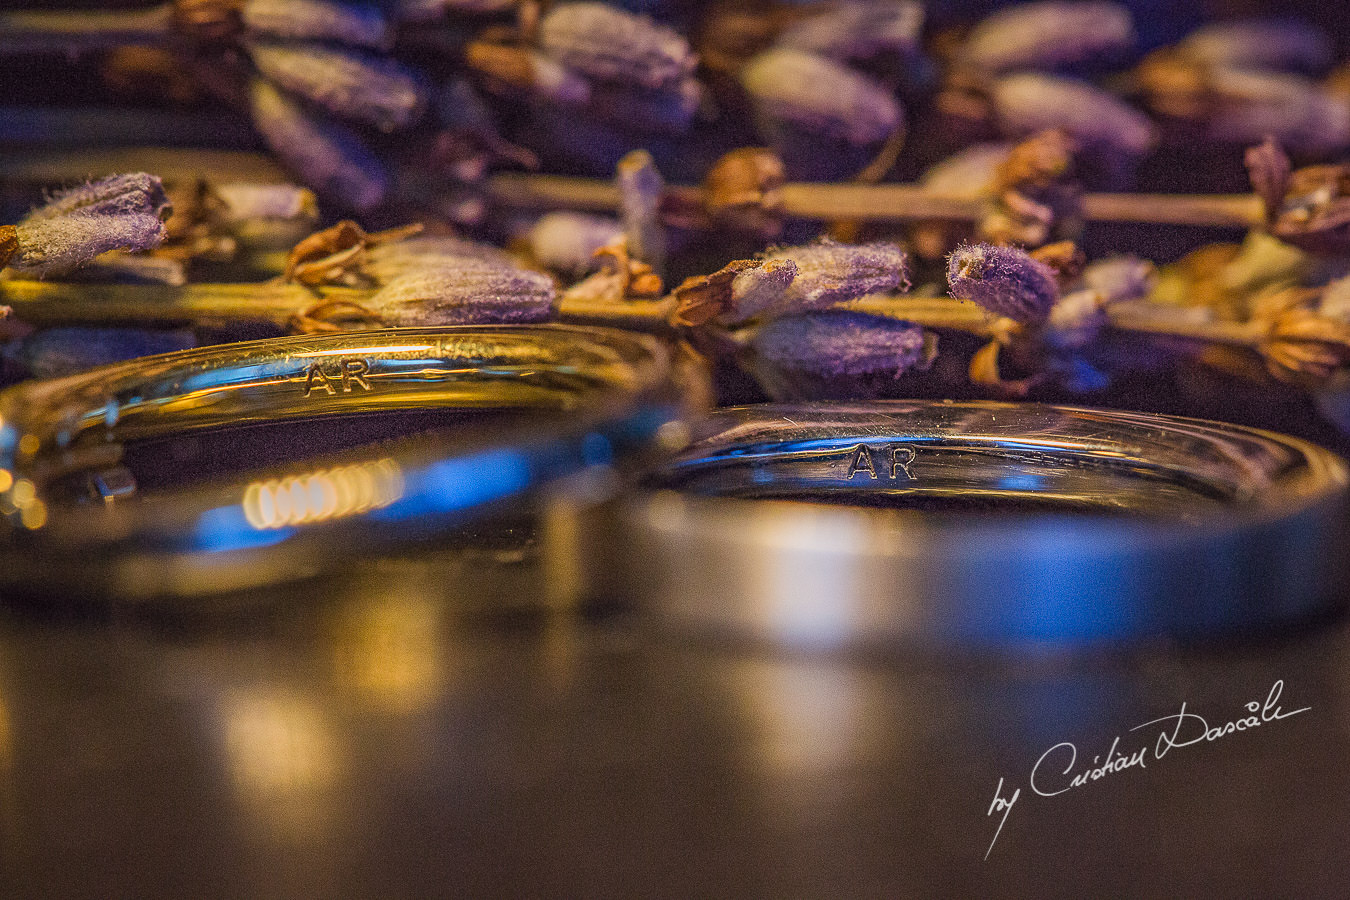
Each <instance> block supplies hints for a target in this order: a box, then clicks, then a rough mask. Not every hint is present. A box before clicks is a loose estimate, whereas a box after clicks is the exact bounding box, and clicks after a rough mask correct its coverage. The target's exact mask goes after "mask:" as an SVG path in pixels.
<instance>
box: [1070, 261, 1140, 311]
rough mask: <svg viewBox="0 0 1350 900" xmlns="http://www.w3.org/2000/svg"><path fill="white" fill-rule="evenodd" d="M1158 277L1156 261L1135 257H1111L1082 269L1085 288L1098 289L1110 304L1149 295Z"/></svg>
mask: <svg viewBox="0 0 1350 900" xmlns="http://www.w3.org/2000/svg"><path fill="white" fill-rule="evenodd" d="M1157 280H1158V270H1157V269H1156V268H1155V267H1154V265H1153V263H1151V262H1149V261H1148V260H1146V259H1139V258H1138V257H1135V256H1112V257H1109V258H1107V259H1102V260H1098V261H1097V262H1094V263H1091V264H1090V265H1088V267H1087V268H1086V269H1084V270H1083V287H1085V288H1088V289H1089V290H1093V291H1096V292H1098V293H1099V294H1101V295H1102V296H1103V297H1104V298H1105V299H1106V302H1107V303H1118V302H1120V301H1123V300H1140V299H1142V298H1144V297H1147V296H1148V295H1149V293H1150V292H1151V291H1152V290H1153V285H1154V284H1155V283H1156V282H1157Z"/></svg>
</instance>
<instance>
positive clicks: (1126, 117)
mask: <svg viewBox="0 0 1350 900" xmlns="http://www.w3.org/2000/svg"><path fill="white" fill-rule="evenodd" d="M992 94H993V100H994V109H995V113H996V115H997V117H998V123H999V128H1000V130H1002V132H1003V134H1005V135H1006V136H1008V137H1010V138H1018V137H1023V136H1025V135H1030V134H1036V133H1037V132H1041V131H1049V130H1051V129H1055V128H1058V129H1060V130H1061V131H1063V132H1065V133H1066V134H1068V135H1069V137H1071V138H1073V139H1074V140H1075V141H1077V142H1078V143H1079V144H1080V145H1082V146H1083V147H1085V148H1090V149H1091V148H1096V149H1111V150H1116V151H1120V152H1123V153H1126V154H1128V155H1130V156H1142V155H1143V154H1145V153H1147V152H1148V151H1149V150H1150V149H1151V148H1152V147H1153V144H1154V142H1155V141H1156V139H1157V134H1156V131H1155V129H1154V127H1153V123H1152V122H1150V121H1149V119H1148V117H1147V116H1145V115H1144V114H1143V113H1141V112H1139V111H1138V110H1136V109H1134V108H1132V107H1130V106H1127V105H1126V104H1125V103H1123V102H1121V101H1120V100H1118V99H1116V98H1115V97H1113V96H1112V95H1110V94H1108V93H1106V91H1103V90H1101V89H1100V88H1097V87H1094V86H1093V85H1090V84H1088V83H1087V82H1085V81H1078V80H1076V79H1073V78H1057V77H1054V76H1050V75H1040V74H1035V73H1025V74H1021V75H1009V76H1007V77H1006V78H1000V79H999V80H998V81H997V82H995V83H994V87H993V90H992Z"/></svg>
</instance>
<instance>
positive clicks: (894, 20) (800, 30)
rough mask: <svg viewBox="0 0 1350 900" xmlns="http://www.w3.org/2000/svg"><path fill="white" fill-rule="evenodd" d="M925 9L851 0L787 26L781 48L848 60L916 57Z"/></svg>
mask: <svg viewBox="0 0 1350 900" xmlns="http://www.w3.org/2000/svg"><path fill="white" fill-rule="evenodd" d="M922 35H923V6H922V5H920V4H919V3H915V2H912V0H900V2H894V0H851V2H845V3H842V4H840V5H838V6H834V7H833V8H827V9H825V10H824V11H823V12H821V13H819V14H818V15H814V16H811V17H810V18H807V19H803V20H802V21H800V22H797V23H796V24H794V25H790V26H788V28H787V29H786V30H784V31H783V32H782V34H780V35H779V36H778V39H777V41H776V42H775V45H776V46H778V47H782V48H786V49H791V50H802V51H805V52H807V53H815V54H817V55H819V56H827V57H829V58H830V59H837V60H841V61H847V60H851V59H870V58H872V57H875V56H878V55H880V54H882V53H886V54H890V55H892V56H896V57H901V58H913V57H917V56H918V55H919V52H920V40H921V38H922Z"/></svg>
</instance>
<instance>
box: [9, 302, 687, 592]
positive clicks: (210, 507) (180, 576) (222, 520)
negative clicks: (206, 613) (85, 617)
mask: <svg viewBox="0 0 1350 900" xmlns="http://www.w3.org/2000/svg"><path fill="white" fill-rule="evenodd" d="M688 377H697V376H696V375H695V374H692V373H686V372H682V371H680V370H679V368H678V367H677V366H676V364H675V363H674V361H673V359H672V355H671V354H670V352H669V350H668V348H667V346H666V345H665V344H663V343H662V342H661V341H659V340H657V339H655V338H652V337H649V336H645V335H641V334H636V333H633V332H625V331H619V330H614V329H604V328H589V327H575V326H563V325H535V326H459V327H445V328H415V329H388V330H382V331H375V332H365V333H342V334H329V335H309V336H302V337H293V338H276V339H269V340H262V341H252V342H246V343H239V344H224V345H217V346H212V347H207V348H202V349H199V350H190V351H185V352H181V353H173V354H165V355H163V356H154V357H145V358H141V359H136V360H132V361H129V362H126V363H121V364H117V365H113V366H104V367H101V368H98V369H93V370H90V371H88V372H85V373H82V374H79V375H74V376H70V377H67V378H61V379H54V380H50V381H32V382H26V383H23V384H20V385H18V386H16V387H14V388H10V389H8V390H6V391H3V392H0V588H3V589H4V590H5V591H13V590H18V589H26V590H34V589H36V590H40V591H42V592H44V593H45V592H52V591H81V592H84V593H92V594H95V595H107V596H110V597H117V598H119V599H138V598H144V597H155V596H162V595H176V596H182V595H191V594H200V593H218V592H222V591H232V590H238V589H242V588H249V587H253V586H259V585H263V584H270V583H275V582H279V581H286V580H290V579H294V578H296V577H304V576H307V575H310V574H316V573H318V572H321V571H324V570H331V569H333V568H335V567H340V566H342V565H346V564H349V563H350V561H351V560H352V559H353V558H354V557H356V556H359V555H360V554H362V553H363V552H364V551H367V550H371V549H388V548H390V547H391V546H396V545H401V544H406V543H409V542H411V541H414V540H418V539H422V538H426V537H428V536H432V535H436V534H438V533H440V532H443V531H444V530H445V529H447V528H455V527H459V526H462V525H464V524H465V523H467V522H471V521H474V520H476V519H478V518H480V517H481V516H483V515H484V514H486V513H488V512H491V511H494V510H500V509H502V508H503V507H505V506H507V505H510V504H512V503H520V502H523V501H526V500H530V499H531V498H538V497H539V496H540V495H542V494H544V493H546V492H554V493H556V492H558V491H560V490H563V489H564V488H566V487H569V486H574V487H575V488H576V490H577V492H578V496H580V495H581V494H582V493H587V494H588V495H589V494H596V486H597V485H598V484H599V483H600V482H601V481H603V478H602V477H601V476H604V475H616V474H617V473H620V472H622V471H624V470H625V469H628V468H632V467H634V466H637V465H647V464H649V463H650V462H651V460H652V459H653V458H654V455H655V454H668V453H669V451H670V450H671V449H672V448H674V447H677V446H680V445H682V441H683V439H684V437H685V436H686V435H687V433H688V432H687V429H686V427H685V426H684V424H683V421H682V417H683V415H684V412H685V411H684V410H683V408H682V401H681V396H682V394H683V393H684V390H683V389H682V387H681V385H680V384H679V381H680V379H681V378H688ZM422 408H454V409H460V410H469V409H472V410H487V411H512V412H516V413H527V415H522V416H520V417H519V418H520V419H521V420H522V421H515V420H512V422H511V423H507V424H498V425H493V426H488V427H479V428H475V429H473V430H472V432H471V433H452V434H444V433H441V434H436V435H429V436H423V437H421V438H417V439H411V440H406V441H403V442H400V443H397V444H393V445H387V446H380V447H377V448H374V449H363V450H356V451H349V452H344V453H334V454H323V453H322V452H320V453H319V455H318V458H316V459H312V460H309V461H307V462H305V463H303V464H300V465H290V466H285V467H281V468H278V469H275V470H273V471H268V472H264V473H262V474H259V475H256V476H250V477H246V478H243V479H242V480H238V481H229V482H224V483H208V484H204V485H197V486H190V487H186V488H182V489H175V490H167V491H161V492H158V493H154V494H153V495H146V496H141V492H140V491H138V490H136V485H135V481H134V478H132V476H131V474H130V473H129V472H128V471H126V470H125V469H124V467H121V466H120V465H119V459H120V457H121V455H122V451H123V447H124V442H126V441H128V440H131V439H136V438H153V437H161V436H165V435H177V434H180V433H184V432H190V431H193V430H199V429H207V428H217V427H221V426H234V425H247V424H259V423H272V422H280V421H284V420H296V419H313V418H322V417H325V416H339V415H350V414H353V413H371V412H380V411H387V410H406V409H422ZM613 480H615V481H616V482H617V481H618V479H617V478H615V479H613Z"/></svg>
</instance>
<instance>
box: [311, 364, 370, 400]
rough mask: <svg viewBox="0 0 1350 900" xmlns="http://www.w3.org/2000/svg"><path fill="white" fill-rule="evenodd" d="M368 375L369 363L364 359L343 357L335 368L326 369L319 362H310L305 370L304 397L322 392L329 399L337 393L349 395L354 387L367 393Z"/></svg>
mask: <svg viewBox="0 0 1350 900" xmlns="http://www.w3.org/2000/svg"><path fill="white" fill-rule="evenodd" d="M369 374H370V363H368V362H366V361H365V360H364V359H356V358H353V357H345V356H344V357H343V358H341V359H339V360H338V361H337V365H336V366H332V365H330V366H329V367H328V368H327V369H325V366H324V364H323V363H321V362H317V361H316V362H312V363H310V364H309V368H308V369H306V370H305V396H306V397H309V396H312V395H313V394H314V392H315V391H316V390H322V391H323V392H324V394H325V395H326V396H329V397H331V396H333V395H334V394H336V393H338V392H339V391H340V392H342V393H344V394H350V393H351V392H352V389H353V388H354V387H359V388H361V390H363V391H368V390H370V389H371V385H370V382H369V381H368V380H367V379H366V376H367V375H369Z"/></svg>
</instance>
